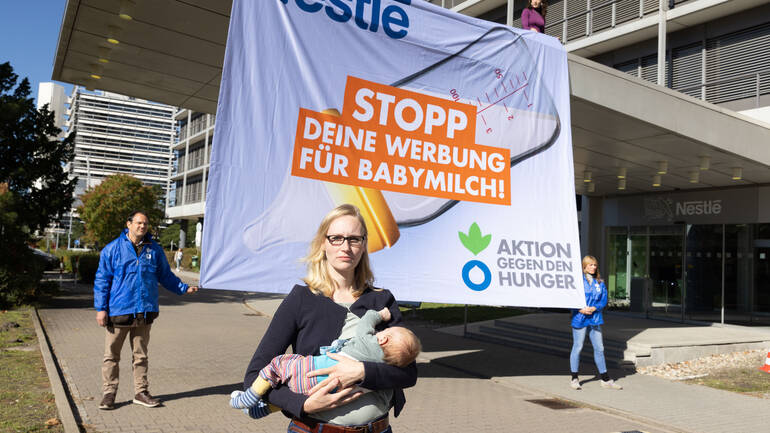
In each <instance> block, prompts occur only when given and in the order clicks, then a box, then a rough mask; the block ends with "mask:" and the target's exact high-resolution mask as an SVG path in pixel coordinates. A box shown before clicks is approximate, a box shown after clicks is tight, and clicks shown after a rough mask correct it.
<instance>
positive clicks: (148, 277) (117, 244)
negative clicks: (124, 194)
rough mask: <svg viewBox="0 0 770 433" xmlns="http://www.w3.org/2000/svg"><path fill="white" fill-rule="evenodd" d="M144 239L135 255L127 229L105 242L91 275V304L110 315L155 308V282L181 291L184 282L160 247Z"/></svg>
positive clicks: (182, 290) (140, 311)
mask: <svg viewBox="0 0 770 433" xmlns="http://www.w3.org/2000/svg"><path fill="white" fill-rule="evenodd" d="M145 242H147V243H146V244H145V245H144V246H143V247H142V250H141V251H140V253H139V254H138V255H137V254H136V250H135V249H134V245H133V244H132V243H131V240H130V239H128V229H123V233H122V234H121V235H120V236H118V238H117V239H115V240H114V241H112V242H110V243H109V244H107V246H106V247H104V249H103V250H102V252H101V255H100V257H99V269H98V270H97V271H96V278H95V279H94V308H96V311H107V313H108V315H110V316H119V315H122V314H136V313H145V312H150V311H155V312H157V311H158V282H160V283H161V284H163V287H165V288H166V289H167V290H169V291H171V292H174V293H176V294H177V295H182V294H184V293H185V292H187V284H185V283H183V282H182V281H181V280H180V279H179V278H178V277H177V276H176V275H174V274H173V273H172V272H171V268H170V267H169V266H168V260H166V254H165V253H164V252H163V248H161V246H160V245H158V244H157V243H155V241H153V240H152V236H150V235H149V234H147V235H146V236H145Z"/></svg>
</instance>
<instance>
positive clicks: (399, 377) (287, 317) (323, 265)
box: [244, 205, 417, 433]
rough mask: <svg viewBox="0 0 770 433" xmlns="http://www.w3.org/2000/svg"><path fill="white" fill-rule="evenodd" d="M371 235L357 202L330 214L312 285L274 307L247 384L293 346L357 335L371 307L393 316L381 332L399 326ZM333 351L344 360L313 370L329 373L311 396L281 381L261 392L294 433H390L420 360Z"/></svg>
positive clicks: (305, 351) (317, 241) (306, 347)
mask: <svg viewBox="0 0 770 433" xmlns="http://www.w3.org/2000/svg"><path fill="white" fill-rule="evenodd" d="M366 235H367V230H366V225H365V223H364V219H363V217H362V216H361V214H360V212H359V210H358V208H356V207H355V206H352V205H341V206H338V207H337V208H335V209H333V210H332V211H331V212H329V213H328V214H327V215H326V216H325V217H324V219H323V221H321V225H320V226H319V227H318V231H317V232H316V235H315V237H314V239H313V240H312V242H311V244H310V253H309V254H308V256H307V257H306V259H305V260H306V261H307V263H308V273H307V276H306V277H305V278H304V282H305V284H306V285H296V286H294V288H293V289H292V291H291V293H289V295H288V296H287V297H286V298H285V299H284V301H283V302H282V303H281V305H280V306H279V308H278V310H277V311H276V313H275V316H274V317H273V319H272V321H271V323H270V326H269V327H268V329H267V332H266V333H265V335H264V337H263V338H262V341H261V342H260V344H259V347H257V350H256V352H255V353H254V356H253V357H252V359H251V362H250V363H249V366H248V369H247V371H246V377H245V379H244V385H245V387H246V388H249V387H251V385H252V384H253V383H254V382H255V379H257V377H258V375H259V372H260V370H262V369H263V368H265V367H266V366H268V365H269V364H270V363H271V361H272V359H273V358H274V357H276V356H278V355H283V354H284V353H285V352H286V349H287V348H288V347H289V346H291V347H292V351H293V353H294V354H298V355H319V349H320V348H321V346H326V345H329V344H331V343H332V341H334V340H336V339H349V338H351V337H353V336H354V334H355V332H356V326H357V325H358V324H359V321H360V320H361V318H362V317H363V316H364V314H365V313H366V312H367V311H368V310H375V311H381V310H382V309H387V310H388V312H389V313H390V314H389V315H388V314H385V315H383V317H387V316H389V317H388V318H389V319H390V320H389V321H387V322H384V321H383V322H382V323H380V324H379V325H376V329H377V331H380V332H381V331H382V330H383V329H385V328H390V327H394V326H398V325H399V324H401V321H402V318H401V312H400V311H399V309H398V305H397V304H396V300H395V299H394V297H393V295H392V294H391V293H390V292H389V291H387V290H383V289H376V288H374V286H373V285H372V284H373V282H374V276H373V274H372V271H371V269H370V266H369V257H368V255H367V251H366ZM402 329H403V328H402ZM383 347H384V346H383ZM343 352H344V350H343ZM328 356H329V357H330V358H333V359H334V360H336V361H338V363H337V364H336V365H333V366H332V367H328V368H322V369H317V370H314V371H312V372H311V373H310V374H309V376H315V375H319V376H321V375H328V378H327V379H325V380H323V381H321V382H319V383H318V384H317V385H315V386H313V387H312V389H310V392H309V395H304V394H300V393H297V392H293V391H292V390H291V389H289V387H288V386H278V387H277V388H274V389H270V390H269V391H267V393H266V394H265V395H264V396H263V397H262V398H263V400H265V401H266V402H268V403H270V405H275V406H277V407H279V408H281V409H282V410H283V412H284V414H285V415H287V416H290V417H291V418H292V421H291V423H290V424H289V428H288V431H289V432H307V431H311V432H316V431H320V430H322V431H323V432H326V433H334V432H338V433H352V432H371V433H387V432H391V427H390V425H389V421H388V412H389V411H390V408H391V407H393V408H394V415H395V416H398V414H399V412H401V410H402V409H403V407H404V403H405V401H406V399H405V398H404V393H403V391H402V389H403V388H407V387H411V386H414V384H415V383H416V382H417V367H416V364H415V362H414V361H411V362H410V363H409V364H408V365H406V366H404V367H398V366H396V365H391V364H389V363H386V362H372V361H357V360H353V359H351V358H350V357H346V356H343V355H342V354H338V353H331V354H328ZM415 356H416V355H415ZM412 359H413V358H412ZM361 388H365V389H367V390H371V392H363V391H362V390H361Z"/></svg>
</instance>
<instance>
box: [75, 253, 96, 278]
mask: <svg viewBox="0 0 770 433" xmlns="http://www.w3.org/2000/svg"><path fill="white" fill-rule="evenodd" d="M77 258H78V260H77V269H78V279H79V280H80V282H82V283H86V284H93V283H94V278H95V277H96V270H97V269H99V253H92V252H89V253H84V254H80V255H78V257H77Z"/></svg>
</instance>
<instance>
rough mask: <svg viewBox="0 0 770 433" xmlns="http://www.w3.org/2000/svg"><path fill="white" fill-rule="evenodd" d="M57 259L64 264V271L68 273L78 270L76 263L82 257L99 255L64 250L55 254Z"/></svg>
mask: <svg viewBox="0 0 770 433" xmlns="http://www.w3.org/2000/svg"><path fill="white" fill-rule="evenodd" d="M54 253H55V254H56V256H57V257H59V259H60V260H61V261H62V262H63V263H64V270H65V271H66V272H74V270H75V268H77V266H76V263H77V261H78V260H79V259H80V257H82V256H86V255H89V254H90V255H93V254H97V255H98V253H94V252H92V251H69V250H63V249H59V250H56V251H55V252H54Z"/></svg>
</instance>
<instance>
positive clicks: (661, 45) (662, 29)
mask: <svg viewBox="0 0 770 433" xmlns="http://www.w3.org/2000/svg"><path fill="white" fill-rule="evenodd" d="M658 4H659V5H660V6H659V9H658V85H659V86H665V85H666V15H668V14H667V13H666V12H667V11H668V0H658Z"/></svg>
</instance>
